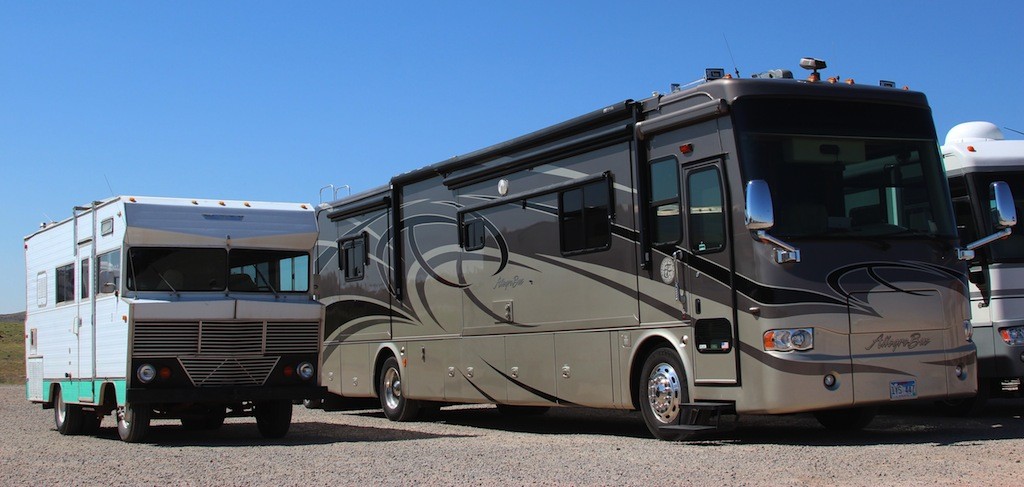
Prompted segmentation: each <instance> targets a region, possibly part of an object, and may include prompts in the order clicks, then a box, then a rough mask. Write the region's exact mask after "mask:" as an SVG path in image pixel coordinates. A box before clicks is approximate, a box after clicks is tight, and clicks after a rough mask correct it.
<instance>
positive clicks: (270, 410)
mask: <svg viewBox="0 0 1024 487" xmlns="http://www.w3.org/2000/svg"><path fill="white" fill-rule="evenodd" d="M291 425H292V402H291V401H288V400H285V401H263V402H258V403H256V427H257V428H259V430H260V434H261V435H263V437H264V438H281V437H283V436H284V435H286V434H288V428H289V427H291Z"/></svg>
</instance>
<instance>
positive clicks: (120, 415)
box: [117, 403, 153, 443]
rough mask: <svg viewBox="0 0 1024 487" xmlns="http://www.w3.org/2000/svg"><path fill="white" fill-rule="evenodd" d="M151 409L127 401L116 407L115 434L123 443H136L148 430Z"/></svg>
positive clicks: (151, 414) (151, 413)
mask: <svg viewBox="0 0 1024 487" xmlns="http://www.w3.org/2000/svg"><path fill="white" fill-rule="evenodd" d="M152 416H153V410H152V409H150V408H149V407H147V406H145V405H137V404H132V403H127V404H125V405H124V407H121V408H117V435H118V436H120V437H121V441H124V442H125V443H138V442H140V441H142V439H143V438H145V437H146V433H148V432H149V420H150V418H152Z"/></svg>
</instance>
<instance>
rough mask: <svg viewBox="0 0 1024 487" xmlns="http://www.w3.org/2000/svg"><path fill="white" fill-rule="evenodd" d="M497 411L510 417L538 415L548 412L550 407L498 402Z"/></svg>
mask: <svg viewBox="0 0 1024 487" xmlns="http://www.w3.org/2000/svg"><path fill="white" fill-rule="evenodd" d="M497 406H498V412H499V413H501V414H502V416H510V417H516V418H518V417H523V416H540V415H542V414H544V413H546V412H548V411H549V410H550V409H551V408H550V407H547V406H513V405H511V404H498V405H497Z"/></svg>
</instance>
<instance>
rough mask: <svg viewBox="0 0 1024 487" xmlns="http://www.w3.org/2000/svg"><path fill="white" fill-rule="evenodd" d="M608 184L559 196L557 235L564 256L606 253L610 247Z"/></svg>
mask: <svg viewBox="0 0 1024 487" xmlns="http://www.w3.org/2000/svg"><path fill="white" fill-rule="evenodd" d="M609 184H610V180H607V179H605V180H601V181H596V182H593V183H588V184H585V185H583V186H579V187H576V188H572V189H569V190H566V191H563V192H562V193H560V194H559V196H558V205H559V208H558V214H559V233H560V237H561V238H560V240H561V247H562V252H563V253H567V254H572V253H582V252H594V251H598V250H605V249H607V248H608V247H609V246H611V221H610V204H609V193H610V187H609Z"/></svg>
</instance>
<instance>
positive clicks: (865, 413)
mask: <svg viewBox="0 0 1024 487" xmlns="http://www.w3.org/2000/svg"><path fill="white" fill-rule="evenodd" d="M877 413H878V408H873V407H860V408H848V409H830V410H826V411H815V412H814V418H815V419H817V420H818V422H819V423H821V425H822V426H824V427H825V428H827V429H830V430H833V431H857V430H862V429H864V428H865V427H866V426H867V425H868V424H870V423H871V420H873V419H875V414H877Z"/></svg>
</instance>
